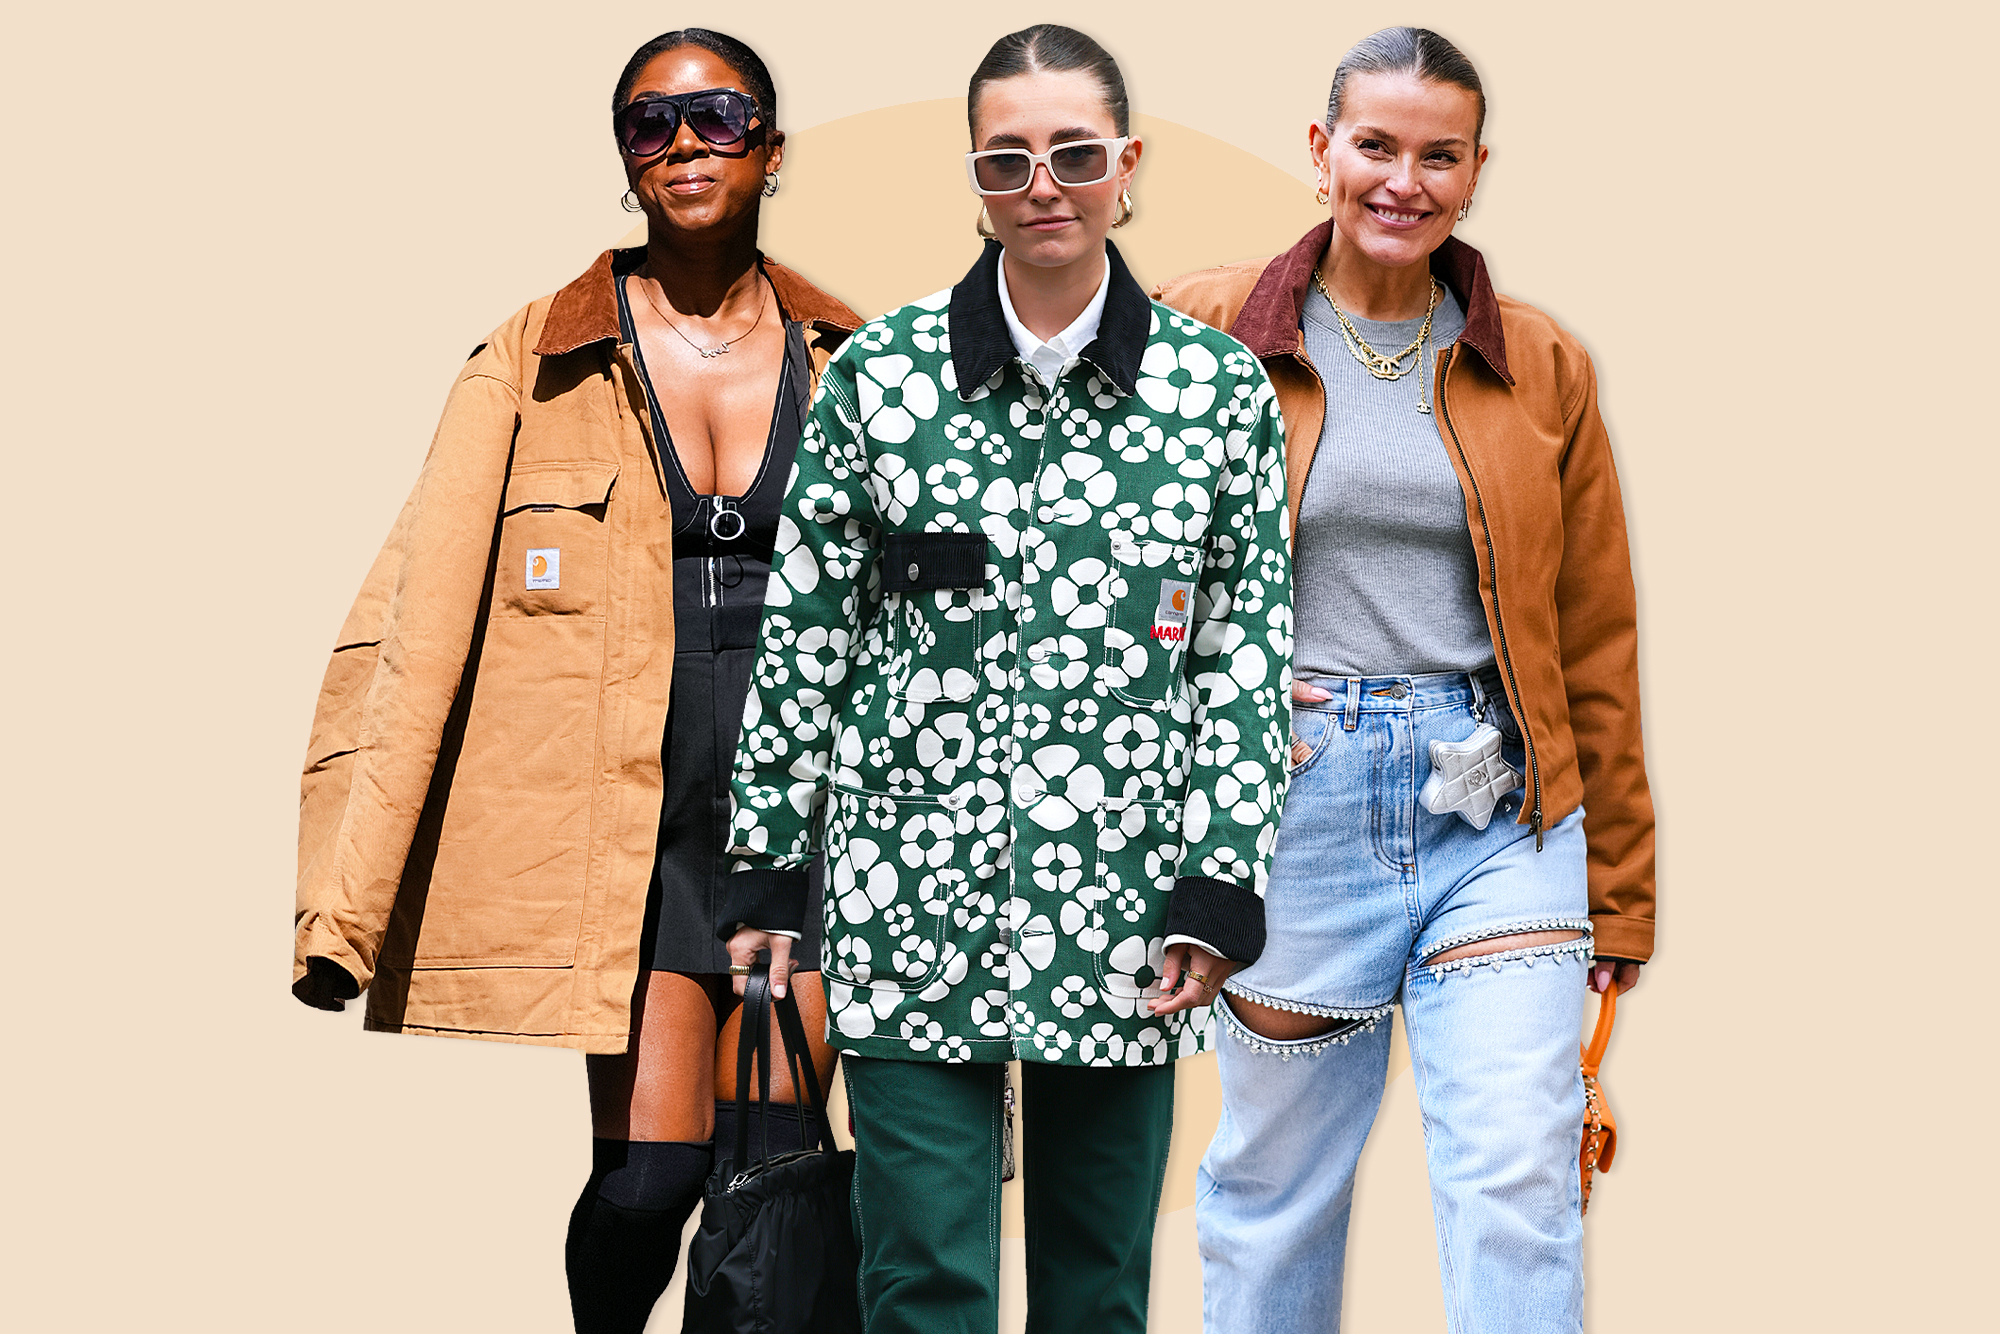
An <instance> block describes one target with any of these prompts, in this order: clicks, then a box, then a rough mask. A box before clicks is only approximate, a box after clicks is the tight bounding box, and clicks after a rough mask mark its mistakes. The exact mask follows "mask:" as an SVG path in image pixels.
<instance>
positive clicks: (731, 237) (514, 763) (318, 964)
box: [293, 29, 860, 1334]
mask: <svg viewBox="0 0 2000 1334" xmlns="http://www.w3.org/2000/svg"><path fill="white" fill-rule="evenodd" d="M613 110H614V120H613V127H614V131H615V133H616V135H617V138H618V141H619V147H620V151H621V153H622V155H623V160H624V164H625V171H626V177H627V180H628V182H629V184H630V186H631V191H630V193H628V195H627V197H626V199H627V206H628V207H636V209H638V210H641V211H643V212H644V213H645V214H646V217H647V223H648V239H647V244H646V246H645V248H644V249H640V250H629V251H611V252H607V253H606V254H604V255H603V256H600V257H599V259H598V260H597V262H596V263H595V264H593V265H592V266H591V268H590V270H589V271H588V272H586V273H585V274H584V275H583V276H582V277H580V278H578V279H577V280H576V281H575V282H573V283H571V284H570V285H569V286H567V287H565V288H563V289H562V291H560V292H558V293H556V294H555V295H554V296H553V297H548V298H544V299H542V300H539V301H536V302H534V303H532V304H530V305H529V306H528V307H527V308H526V309H525V310H523V311H521V312H520V313H519V314H517V315H516V316H514V318H513V319H511V320H509V321H508V322H507V323H506V324H504V325H502V326H501V327H500V328H499V329H498V330H496V331H495V332H494V333H493V335H492V336H491V337H490V338H489V339H488V340H487V341H486V342H485V343H483V344H481V345H480V346H479V347H478V348H477V349H475V350H474V352H473V354H472V357H471V359H470V361H468V362H467V364H466V366H465V368H464V370H463V371H461V372H460V374H459V377H458V382H457V384H456V385H455V386H454V388H453V389H452V392H451V396H450V398H449V400H448V401H447V403H446V405H445V412H444V418H443V420H442V422H441V423H440V424H439V427H438V432H437V436H436V439H435V440H434V441H433V442H432V445H431V450H430V454H429V457H428V458H427V459H426V460H425V463H424V468H423V472H422V475H421V476H420V478H419V479H418V482H417V486H416V489H415V491H414V492H413V493H412V494H411V496H410V499H409V501H408V503H407V504H406V505H405V506H404V508H403V512H402V515H401V517H400V518H399V519H398V520H397V522H396V525H395V529H394V531H393V532H392V533H391V535H390V538H389V541H388V543H387V545H386V546H385V547H384V548H383V550H382V554H381V555H380V556H379V557H378V558H377V559H376V561H375V565H374V568H373V569H372V570H371V571H370V573H369V575H368V579H367V581H366V583H365V584H364V585H363V587H362V590H361V595H360V597H359V598H358V599H357V600H356V602H355V605H354V609H353V610H352V611H351V612H350V613H349V615H348V618H347V623H346V625H345V626H344V627H343V628H342V630H341V633H340V638H339V641H338V643H337V644H336V646H335V649H334V654H333V660H332V663H331V665H330V666H329V667H328V669H327V674H326V680H325V684H324V685H323V687H322V688H321V692H320V701H319V709H318V712H317V714H316V715H315V717H314V720H313V730H312V739H311V742H310V744H309V747H308V753H307V757H306V758H307V763H306V770H305V779H304V783H303V786H302V790H301V801H300V816H299V883H298V915H297V944H296V953H295V957H294V961H293V978H294V982H293V990H294V992H295V993H296V994H297V995H298V997H299V998H300V999H301V1000H303V1001H305V1002H306V1003H307V1004H310V1005H316V1006H320V1007H322V1008H330V1009H339V1008H341V1004H342V1001H343V1000H344V999H346V998H348V997H352V996H354V995H356V994H357V993H358V992H359V991H361V990H362V989H366V990H367V991H368V1013H367V1026H368V1027H369V1028H371V1029H376V1030H381V1031H388V1032H403V1033H428V1034H438V1035H445V1036H452V1037H471V1038H485V1039H490V1040H497V1041H505V1042H527V1043H538V1044H544V1045H558V1046H569V1047H577V1048H580V1049H582V1050H583V1051H584V1052H586V1053H589V1054H590V1055H589V1057H588V1064H589V1076H590V1094H591V1110H592V1122H593V1127H594V1133H595V1136H596V1149H595V1154H594V1167H593V1171H592V1173H591V1177H590V1180H589V1183H588V1184H587V1185H586V1187H585V1190H584V1192H583V1195H582V1198H580V1199H579V1200H578V1202H577V1207H576V1210H575V1212H574V1214H573V1215H572V1218H571V1223H570V1234H569V1242H568V1247H567V1258H568V1269H569V1278H570V1293H571V1304H572V1308H573V1310H574V1312H575V1316H576V1323H577V1328H578V1329H579V1330H580V1331H584V1332H585V1334H590V1332H592V1331H638V1330H640V1329H642V1328H643V1327H644V1325H645V1322H646V1318H647V1314H648V1312H649V1311H650V1310H651V1307H652V1305H653V1302H654V1300H655V1299H656V1298H657V1297H658V1296H659V1294H660V1292H661V1291H662V1290H663V1289H664V1288H665V1287H666V1284H667V1281H668V1279H669V1278H670V1277H671V1275H672V1273H673V1269H674V1265H675V1259H676V1255H677V1252H678V1249H679V1241H680V1231H681V1226H682V1224H683V1223H684V1222H685V1221H686V1219H687V1217H688V1214H689V1212H690V1211H691V1210H692V1207H693V1205H694V1204H695V1203H696V1202H697V1201H698V1200H699V1198H700V1192H701V1186H702V1183H703V1181H704V1179H705V1178H706V1176H707V1174H708V1171H709V1166H710V1160H711V1153H710V1142H711V1138H712V1135H713V1134H714V1131H715V1122H716V1118H717V1116H718V1114H719V1107H718V1101H719V1100H723V1099H726V1100H728V1101H727V1102H726V1103H724V1104H723V1105H724V1106H726V1108H727V1112H728V1114H729V1115H730V1116H731V1117H733V1114H734V1101H733V1099H734V1095H735V1089H734V1070H735V1056H734V1053H733V1047H734V1045H735V1039H736V1032H735V1028H736V1006H735V998H734V996H733V995H732V994H731V989H730V987H729V984H728V978H727V975H726V974H727V969H728V966H729V960H728V956H727V954H726V952H725V951H724V950H723V948H722V944H721V941H720V940H719V939H718V937H717V926H718V924H719V922H720V921H721V919H722V918H723V917H724V916H726V915H727V913H728V907H727V905H726V904H725V903H723V902H722V900H721V893H722V890H723V881H724V879H725V875H726V871H727V865H726V862H725V861H724V859H723V856H722V853H723V849H724V848H726V847H727V836H726V826H727V818H728V802H727V796H728V786H727V784H728V775H729V772H730V767H731V761H732V760H733V758H734V751H735V742H736V735H737V731H738V728H739V725H740V722H741V718H742V711H743V697H744V692H745V690H746V689H747V686H748V678H749V670H750V663H751V659H752V658H753V657H754V653H755V646H756V630H757V622H758V617H759V614H760V611H761V604H762V600H763V591H764V579H765V576H766V574H767V573H768V570H769V561H770V557H771V550H772V543H773V541H774V538H775V533H776V527H777V518H778V509H779V506H780V504H781V503H782V499H783V493H784V486H785V482H786V480H787V478H788V476H789V474H790V471H791V455H792V452H793V451H794V449H795V448H796V447H797V443H798V438H799V432H800V429H801V427H802V424H803V420H804V413H805V408H806V404H807V402H808V400H809V399H810V396H811V391H812V387H813V385H814V384H816V383H817V380H818V377H819V373H820V371H821V369H822V368H823V367H824V365H825V364H826V361H827V359H828V358H829V357H830V356H831V355H832V353H833V351H834V349H835V348H837V347H838V346H839V344H840V343H841V341H842V340H843V339H844V338H845V337H846V335H847V333H848V332H850V331H851V330H852V329H854V328H855V327H856V326H857V325H858V324H859V322H860V321H859V320H858V319H857V318H856V316H855V315H854V314H853V313H852V312H851V311H849V310H848V309H847V308H846V307H845V306H843V305H842V304H841V303H840V302H838V301H835V300H834V299H833V298H831V297H829V296H827V295H826V294H825V293H823V292H820V291H819V290H818V289H816V288H814V287H813V286H812V285H811V284H809V283H807V282H806V281H805V280H804V279H802V278H800V277H799V276H798V275H796V274H794V273H792V272H791V271H790V270H788V269H786V268H784V267H783V266H781V265H778V264H775V263H772V262H770V261H768V260H765V259H764V258H763V257H762V255H761V254H760V253H759V252H758V250H757V222H758V215H759V208H760V204H761V200H762V198H763V197H765V196H768V195H771V194H775V193H776V191H777V186H778V181H779V174H778V173H779V166H780V162H781V159H782V157H783V152H784V136H783V135H782V134H781V133H779V132H778V131H777V129H776V116H775V111H776V94H775V91H774V89H773V87H772V84H771V79H770V75H769V74H768V72H767V71H766V70H765V68H764V65H763V62H762V61H761V60H759V59H758V58H757V56H756V55H755V53H754V52H752V51H750V50H749V48H747V47H745V46H744V45H743V44H742V43H740V42H737V41H735V40H734V39H732V38H728V37H725V36H722V35H721V34H718V33H713V32H708V31H706V30H703V29H687V30H684V31H680V32H674V33H667V34H665V35H663V36H662V37H659V38H656V39H654V40H653V41H651V42H648V43H647V44H646V45H645V46H643V47H641V48H640V49H639V50H638V51H637V52H636V53H635V54H634V55H633V57H632V59H631V61H630V62H629V63H628V64H627V66H626V68H625V71H624V73H623V75H622V77H621V78H620V80H619V84H618V89H617V93H616V97H615V100H614V104H613ZM656 388H657V389H659V390H660V391H661V392H660V393H655V392H653V391H654V390H655V389H656ZM670 704H671V709H670V708H669V705H670ZM663 744H664V755H663ZM810 917H812V918H813V919H815V920H816V919H817V917H818V914H817V913H816V912H815V913H813V914H810ZM730 924H731V925H733V920H732V922H731V923H730ZM801 954H802V955H803V956H804V957H806V958H809V959H815V960H816V959H817V957H818V948H817V945H816V943H814V944H812V945H811V948H809V949H807V950H802V951H801ZM778 985H779V987H780V989H782V982H780V983H778ZM797 985H798V992H799V997H800V1000H801V1001H802V1003H803V1006H804V1008H805V1010H806V1011H807V1013H808V1019H809V1023H808V1027H809V1028H810V1029H811V1030H812V1031H813V1033H814V1035H815V1036H814V1041H815V1055H816V1056H817V1058H818V1066H819V1069H818V1072H817V1073H818V1074H819V1077H820V1079H821V1081H822V1084H824V1083H825V1081H827V1080H829V1079H830V1078H831V1075H832V1067H833V1055H832V1053H831V1051H830V1050H828V1049H827V1048H826V1047H825V1046H824V1041H823V1039H822V1038H820V1037H819V1034H820V1033H822V1032H823V1029H824V1025H823V1023H822V1022H820V1020H821V1017H822V1016H823V1013H824V998H823V996H822V993H821V990H820V986H819V978H818V975H817V973H816V972H815V973H810V974H806V975H803V976H800V977H799V978H798V979H797ZM791 1096H792V1095H791V1089H790V1084H789V1082H788V1077H787V1075H786V1072H785V1071H783V1070H779V1071H776V1072H774V1090H773V1095H772V1097H773V1110H772V1112H771V1114H770V1119H771V1120H772V1121H773V1122H781V1121H782V1118H781V1117H780V1115H779V1113H780V1112H782V1111H786V1110H789V1109H788V1108H784V1107H780V1106H779V1105H778V1104H779V1103H780V1102H781V1101H782V1102H789V1101H790V1099H791ZM727 1129H728V1127H724V1130H725V1131H726V1130H727ZM772 1131H773V1134H772V1139H773V1141H775V1142H774V1143H773V1144H772V1148H773V1150H774V1151H777V1150H779V1149H780V1147H781V1146H787V1145H786V1140H787V1139H788V1138H789V1140H790V1141H791V1143H790V1144H789V1145H788V1146H787V1147H796V1146H797V1140H798V1139H799V1137H800V1134H801V1131H800V1128H799V1127H798V1126H797V1124H796V1122H793V1123H792V1124H791V1125H789V1126H786V1125H782V1124H774V1125H773V1126H772ZM758 1142H759V1140H758V1139H757V1138H756V1137H753V1139H752V1143H758Z"/></svg>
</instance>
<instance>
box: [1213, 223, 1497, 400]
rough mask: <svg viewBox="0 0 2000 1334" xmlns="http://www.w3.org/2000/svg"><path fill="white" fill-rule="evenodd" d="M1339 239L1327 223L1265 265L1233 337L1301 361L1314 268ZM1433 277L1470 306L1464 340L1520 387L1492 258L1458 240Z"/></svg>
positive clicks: (1434, 260) (1435, 265)
mask: <svg viewBox="0 0 2000 1334" xmlns="http://www.w3.org/2000/svg"><path fill="white" fill-rule="evenodd" d="M1332 238H1333V220H1332V219H1331V218H1329V219H1327V220H1326V221H1325V222H1322V223H1321V224H1320V225H1319V226H1317V227H1315V228H1313V229H1312V230H1311V231H1309V232H1307V233H1306V234H1305V237H1304V238H1303V239H1302V240H1301V241H1300V242H1299V243H1298V244H1297V245H1295V246H1293V247H1292V248H1291V249H1290V250H1287V251H1286V252H1285V253H1284V254H1282V255H1279V256H1278V257H1277V258H1275V259H1273V260H1272V261H1271V262H1270V263H1269V264H1267V265H1265V266H1264V272H1263V274H1262V275H1261V276H1260V277H1259V278H1258V279H1257V285H1256V286H1255V287H1253V288H1251V289H1250V295H1249V296H1248V297H1247V298H1245V300H1244V302H1243V309H1242V310H1241V311H1239V312H1238V313H1237V316H1236V322H1235V323H1234V324H1233V325H1231V326H1230V329H1229V332H1230V333H1231V334H1233V335H1235V337H1236V340H1237V341H1238V342H1240V343H1242V344H1243V345H1244V346H1245V347H1247V348H1249V349H1250V351H1251V353H1252V354H1253V355H1255V356H1257V357H1258V358H1260V359H1261V358H1265V357H1284V356H1301V355H1303V354H1304V347H1305V344H1304V341H1303V338H1302V336H1301V334H1300V333H1299V316H1300V314H1301V313H1302V312H1303V311H1304V310H1305V301H1306V292H1307V291H1308V290H1309V289H1310V287H1311V285H1312V272H1313V269H1314V268H1315V267H1316V266H1317V265H1318V264H1319V260H1320V256H1321V255H1324V254H1325V253H1326V246H1327V242H1328V241H1329V240H1331V239H1332ZM1431 272H1432V273H1434V274H1436V275H1437V276H1438V277H1439V278H1440V279H1442V280H1443V281H1444V284H1445V286H1447V287H1449V288H1451V290H1452V294H1453V295H1455V296H1456V297H1457V298H1458V299H1459V302H1460V304H1462V305H1463V306H1464V307H1465V332H1464V333H1462V334H1460V335H1459V336H1458V341H1459V342H1461V343H1464V344H1465V345H1466V346H1468V347H1470V348H1471V349H1472V350H1473V351H1475V352H1477V353H1479V355H1480V356H1482V357H1484V358H1485V359H1486V364H1487V365H1488V366H1491V367H1492V368H1493V373H1494V374H1495V375H1498V376H1499V377H1500V378H1501V379H1503V380H1505V381H1506V382H1507V383H1508V384H1510V385H1511V384H1513V383H1514V377H1513V375H1512V374H1511V373H1510V372H1509V371H1508V370H1507V340H1506V338H1505V336H1504V335H1503V334H1502V333H1501V330H1500V298H1499V297H1498V296H1497V295H1496V294H1495V293H1494V291H1493V281H1492V279H1490V278H1488V277H1487V276H1486V258H1485V256H1483V255H1481V254H1480V253H1479V252H1478V251H1477V250H1474V249H1473V248H1472V247H1471V246H1469V245H1467V244H1466V243H1465V242H1463V241H1461V240H1459V239H1458V238H1457V237H1455V236H1451V237H1446V238H1445V243H1444V244H1443V245H1441V246H1439V247H1438V248H1437V249H1436V250H1435V251H1433V252H1431Z"/></svg>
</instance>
